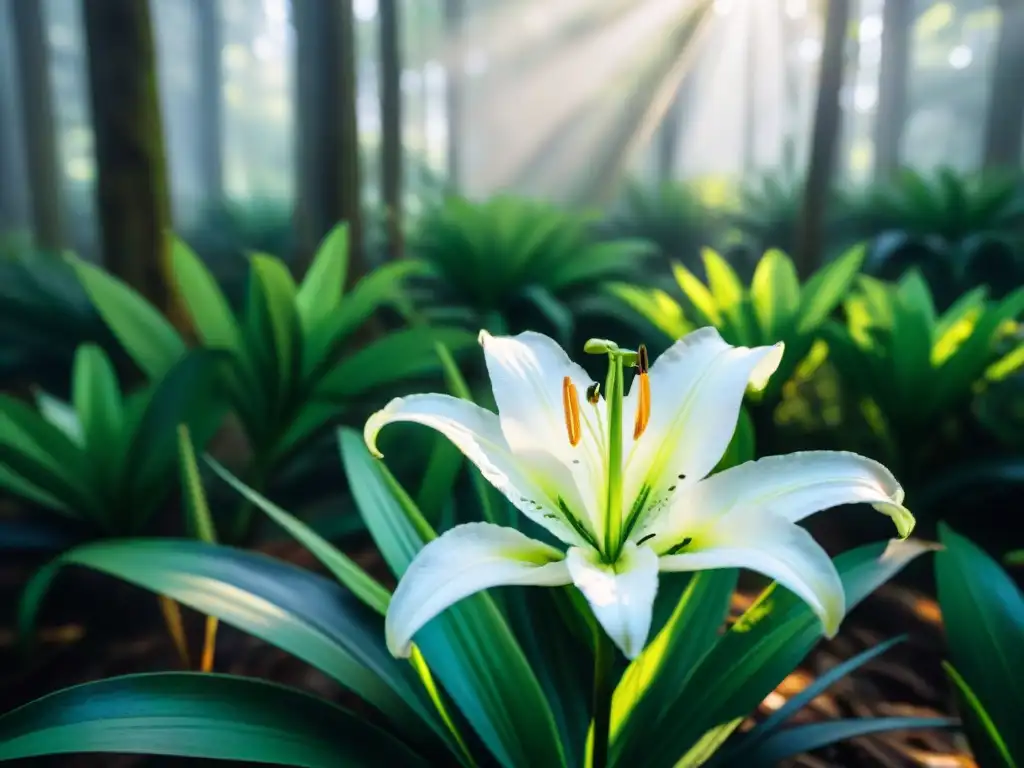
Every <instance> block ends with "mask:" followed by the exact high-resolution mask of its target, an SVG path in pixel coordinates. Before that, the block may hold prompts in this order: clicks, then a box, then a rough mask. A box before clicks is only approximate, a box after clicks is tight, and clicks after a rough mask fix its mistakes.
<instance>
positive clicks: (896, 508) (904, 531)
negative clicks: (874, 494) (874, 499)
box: [872, 489, 917, 539]
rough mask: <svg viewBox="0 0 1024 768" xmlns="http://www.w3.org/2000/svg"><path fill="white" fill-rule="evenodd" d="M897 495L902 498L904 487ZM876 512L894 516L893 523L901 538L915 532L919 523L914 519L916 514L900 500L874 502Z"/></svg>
mask: <svg viewBox="0 0 1024 768" xmlns="http://www.w3.org/2000/svg"><path fill="white" fill-rule="evenodd" d="M897 497H898V498H899V499H900V500H902V497H903V492H902V489H901V490H900V493H898V494H897ZM872 506H873V507H874V508H875V511H876V512H881V513H882V514H883V515H888V516H889V517H891V518H892V521H893V523H894V524H895V525H896V532H897V534H898V535H899V537H900V538H901V539H905V538H907V537H908V536H910V534H911V533H913V532H914V526H915V525H917V520H916V519H914V515H913V514H912V513H911V511H910V510H909V509H907V508H906V507H904V506H903V505H902V504H901V503H900V502H899V501H897V500H895V499H894V500H893V501H892V502H890V503H887V504H872Z"/></svg>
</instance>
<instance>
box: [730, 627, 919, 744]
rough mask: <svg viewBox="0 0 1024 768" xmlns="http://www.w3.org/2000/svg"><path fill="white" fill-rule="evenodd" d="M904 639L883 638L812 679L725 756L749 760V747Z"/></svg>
mask: <svg viewBox="0 0 1024 768" xmlns="http://www.w3.org/2000/svg"><path fill="white" fill-rule="evenodd" d="M906 639H907V637H906V635H900V636H899V637H894V638H891V639H889V640H886V641H885V642H884V643H879V644H878V645H876V646H874V647H872V648H868V649H867V650H866V651H862V652H861V653H858V654H857V655H856V656H854V657H853V658H852V659H847V660H846V661H844V662H842V663H840V664H837V665H836V666H834V667H832V668H831V669H829V670H828V671H827V672H825V673H824V674H823V675H821V676H819V677H817V678H816V679H815V680H814V682H812V683H811V684H810V685H808V686H807V687H806V688H804V689H803V690H802V691H800V692H799V693H797V694H796V695H794V696H793V697H791V698H790V699H789V700H788V701H787V702H786V703H785V704H784V705H783V706H781V707H779V709H777V710H776V711H775V712H773V713H772V714H771V715H770V716H769V717H767V718H766V719H764V720H762V721H761V722H760V723H758V724H757V725H756V726H755V727H754V728H753V729H752V730H751V731H749V732H748V733H747V734H746V735H745V736H744V737H743V738H742V740H741V741H740V744H739V745H738V746H737V748H736V749H735V750H732V751H730V752H729V754H728V759H729V760H732V761H738V759H739V758H740V757H743V758H745V759H749V758H750V754H751V751H752V750H755V749H756V748H757V747H758V746H759V745H761V744H763V743H764V742H765V741H766V740H767V739H769V738H771V736H772V735H773V733H776V732H777V731H778V730H779V726H781V725H782V724H783V723H785V722H786V721H787V720H788V719H789V718H790V717H792V716H793V715H795V714H796V713H797V712H799V711H800V710H801V709H803V708H804V707H806V706H807V705H808V704H810V703H811V702H812V701H814V699H816V698H817V697H818V696H820V695H821V694H822V693H824V692H825V691H826V690H828V688H829V687H830V686H831V685H833V684H834V683H837V682H839V681H840V680H841V679H843V678H844V677H846V676H847V675H849V674H850V673H852V672H854V671H855V670H857V669H859V668H861V667H863V666H864V665H865V664H867V663H868V662H869V661H871V660H872V659H875V658H877V657H878V656H881V655H882V654H883V653H885V652H886V651H888V650H889V649H890V648H892V647H893V646H894V645H896V644H897V643H901V642H903V641H904V640H906ZM737 764H738V763H737Z"/></svg>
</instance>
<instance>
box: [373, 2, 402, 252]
mask: <svg viewBox="0 0 1024 768" xmlns="http://www.w3.org/2000/svg"><path fill="white" fill-rule="evenodd" d="M378 9H379V13H380V18H379V22H380V119H381V143H380V159H381V196H382V198H383V200H384V207H385V215H386V217H387V223H386V226H387V250H388V256H389V257H391V258H401V256H402V250H403V244H402V162H403V159H404V153H403V151H402V81H401V78H402V53H401V45H400V43H399V39H400V34H401V24H400V21H399V12H398V0H380V4H379V5H378Z"/></svg>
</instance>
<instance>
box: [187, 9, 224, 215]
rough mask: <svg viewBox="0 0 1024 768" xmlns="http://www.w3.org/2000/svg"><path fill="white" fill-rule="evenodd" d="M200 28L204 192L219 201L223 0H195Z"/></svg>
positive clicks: (221, 180) (221, 183)
mask: <svg viewBox="0 0 1024 768" xmlns="http://www.w3.org/2000/svg"><path fill="white" fill-rule="evenodd" d="M194 3H195V9H196V15H195V19H196V26H197V27H198V31H199V62H198V64H199V109H198V110H197V115H196V116H197V118H198V121H199V126H198V127H199V130H198V136H199V160H200V163H201V166H200V173H201V174H202V177H201V178H202V180H203V181H202V184H203V194H204V196H205V197H206V198H207V199H211V200H219V199H220V198H221V197H222V196H223V191H224V153H223V133H222V131H223V127H222V126H223V113H224V107H223V100H222V98H221V93H222V90H223V89H222V86H223V68H222V66H221V49H222V48H223V45H224V40H223V26H222V24H223V23H222V20H221V8H220V0H194Z"/></svg>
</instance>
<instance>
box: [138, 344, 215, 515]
mask: <svg viewBox="0 0 1024 768" xmlns="http://www.w3.org/2000/svg"><path fill="white" fill-rule="evenodd" d="M223 362H224V355H223V353H221V352H217V351H214V350H209V349H195V350H192V351H191V352H189V353H188V354H187V355H186V356H185V357H184V358H183V359H182V360H181V361H180V362H179V363H178V364H177V365H175V366H174V367H173V368H172V369H171V370H170V371H168V373H167V375H166V376H164V377H163V378H162V379H161V380H160V381H159V382H158V383H157V384H156V385H155V386H153V387H152V388H151V390H150V392H148V393H147V398H146V402H145V407H144V410H143V411H142V414H141V417H140V418H139V421H138V424H137V425H136V427H135V429H134V431H133V432H132V433H131V434H130V437H129V442H128V449H127V453H126V454H125V469H124V476H125V477H126V478H127V480H128V482H129V484H130V487H131V488H132V489H133V490H134V491H135V492H137V493H139V494H141V496H140V497H136V498H137V499H138V500H141V499H145V498H146V497H147V496H149V495H150V494H160V493H161V492H163V493H166V491H167V490H168V488H169V486H170V484H171V483H172V482H173V478H174V471H175V468H176V465H177V456H178V433H177V429H178V425H179V424H186V425H188V427H189V429H190V431H191V433H192V437H193V440H194V441H195V444H196V445H198V446H199V447H200V448H202V447H205V445H206V443H207V442H208V441H209V440H210V439H211V438H212V437H213V435H214V434H215V433H216V431H217V429H218V428H219V426H220V423H221V419H222V417H223V412H224V406H223V403H222V401H221V398H220V396H219V390H218V387H217V384H218V372H219V366H220V365H222V364H223ZM147 500H149V499H147ZM140 517H141V516H140ZM135 522H136V525H141V524H142V523H143V522H144V519H138V520H136V521H135ZM135 530H138V528H137V527H136V528H135Z"/></svg>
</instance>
